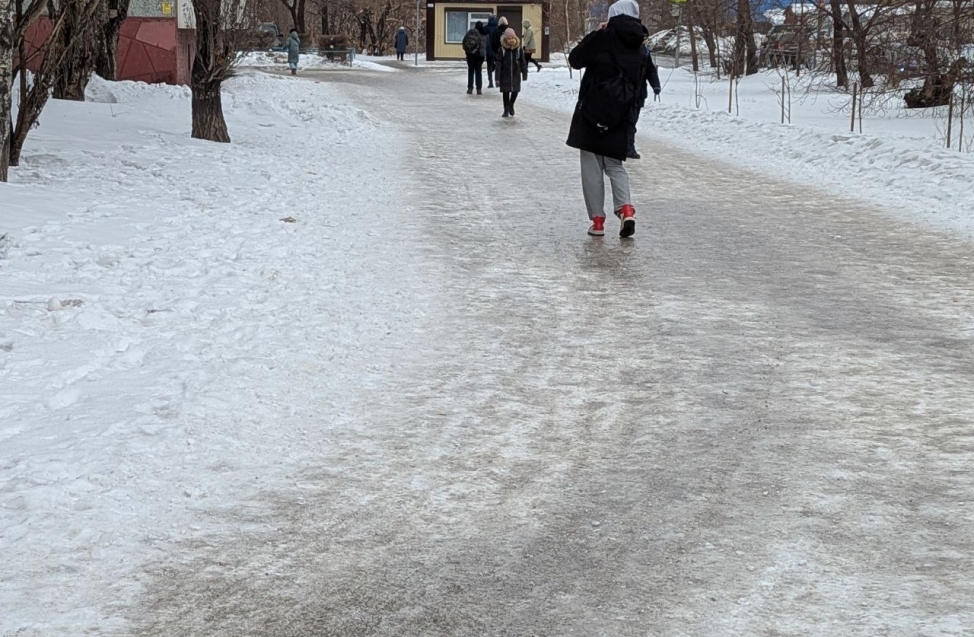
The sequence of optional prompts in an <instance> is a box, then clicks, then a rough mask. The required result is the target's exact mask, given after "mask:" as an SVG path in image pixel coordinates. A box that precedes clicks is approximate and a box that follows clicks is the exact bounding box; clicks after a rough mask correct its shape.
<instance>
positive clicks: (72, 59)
mask: <svg viewBox="0 0 974 637" xmlns="http://www.w3.org/2000/svg"><path fill="white" fill-rule="evenodd" d="M55 6H56V7H57V8H56V9H55V8H54V7H55ZM48 10H49V11H56V12H57V13H59V14H60V16H59V17H60V19H61V20H62V21H63V23H62V25H61V29H60V31H59V32H58V38H59V40H60V41H59V42H58V43H57V45H58V46H57V47H56V50H58V51H59V52H61V53H62V55H63V60H62V63H61V64H60V66H59V67H58V68H57V69H55V74H56V77H55V78H54V97H55V99H59V100H74V101H77V102H83V101H84V100H85V87H87V86H88V81H89V80H90V79H91V75H92V74H93V73H94V72H95V65H96V63H97V60H98V47H99V44H100V43H101V27H102V25H103V24H104V23H105V22H107V21H108V6H107V4H106V3H105V1H104V0H60V2H58V3H57V4H56V5H55V3H53V2H52V3H51V5H50V8H49V9H48ZM53 17H55V16H54V15H52V18H53Z"/></svg>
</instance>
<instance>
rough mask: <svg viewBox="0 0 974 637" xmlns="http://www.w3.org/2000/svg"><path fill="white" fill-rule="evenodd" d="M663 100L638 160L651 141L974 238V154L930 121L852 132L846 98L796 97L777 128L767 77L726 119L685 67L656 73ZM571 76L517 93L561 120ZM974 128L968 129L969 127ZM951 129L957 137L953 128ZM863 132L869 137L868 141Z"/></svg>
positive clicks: (751, 81) (646, 124)
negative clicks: (945, 138)
mask: <svg viewBox="0 0 974 637" xmlns="http://www.w3.org/2000/svg"><path fill="white" fill-rule="evenodd" d="M660 76H661V80H662V82H663V83H664V90H663V94H662V100H663V101H662V102H655V103H649V104H647V106H646V108H645V109H644V110H643V112H642V116H641V119H640V121H639V128H640V131H641V132H640V136H641V137H645V138H648V139H646V140H645V141H643V142H642V144H641V146H642V149H643V152H652V150H651V147H652V142H651V139H652V138H657V139H661V140H664V141H665V142H666V143H668V144H672V145H675V146H678V147H681V148H684V149H687V150H690V151H692V152H695V153H700V154H702V155H706V156H710V157H714V158H716V159H719V160H724V161H728V162H731V163H733V164H737V165H741V166H745V167H750V168H751V169H752V170H754V171H756V172H760V173H762V174H769V175H772V176H775V177H778V178H781V179H785V180H788V181H792V182H796V183H801V184H806V185H808V184H812V185H816V186H818V187H820V188H822V189H823V190H827V191H829V192H831V193H836V194H842V195H845V196H849V197H854V198H859V199H862V200H865V201H868V202H872V203H875V204H877V205H879V206H881V207H883V208H884V209H886V210H887V211H889V212H890V213H892V214H895V215H896V216H897V217H898V218H901V219H905V220H907V221H913V222H919V223H924V224H927V225H929V226H931V227H936V228H939V229H947V230H951V231H956V232H958V233H960V234H962V235H964V236H967V237H974V189H972V188H971V186H970V184H971V183H972V181H974V155H971V154H968V153H959V152H957V151H951V150H947V149H945V148H944V147H943V146H942V145H941V144H940V143H939V139H938V136H939V135H941V134H942V133H941V132H940V128H939V124H938V120H937V119H936V118H935V117H932V116H931V115H932V114H930V113H924V114H920V115H919V116H917V115H914V114H912V113H904V112H900V111H897V110H895V107H894V110H893V111H891V112H887V113H883V114H874V115H869V116H867V117H866V120H865V122H864V124H863V130H864V134H861V135H860V134H852V133H849V119H848V118H849V115H848V113H847V112H845V111H843V110H842V109H843V106H847V103H848V99H849V98H848V97H847V96H845V95H835V94H822V95H820V96H819V95H815V94H811V95H807V96H805V95H803V94H801V93H800V92H799V91H798V89H797V88H796V89H795V97H794V100H793V104H792V121H793V122H794V124H792V125H784V126H782V125H781V124H780V111H781V106H780V103H779V102H778V97H777V95H776V92H775V91H776V90H780V77H779V76H778V75H777V74H776V73H774V72H771V73H768V74H762V75H757V76H753V77H751V78H747V80H745V81H744V82H742V83H741V84H740V85H739V88H738V100H737V102H738V104H739V108H740V113H741V115H740V116H736V115H730V114H728V113H727V110H726V106H727V99H728V89H729V85H728V83H727V82H723V81H722V82H711V80H710V77H709V76H706V75H701V77H700V78H698V79H699V81H700V89H699V90H700V93H701V108H699V109H697V108H695V107H694V106H695V104H696V99H695V98H694V90H695V89H694V78H693V75H692V74H691V73H690V72H688V71H687V70H685V69H679V70H676V71H674V70H673V69H667V68H661V69H660ZM579 77H580V76H579V74H578V72H575V73H574V78H569V75H568V71H567V69H557V68H552V69H546V70H545V71H544V72H542V73H538V74H532V75H531V76H530V81H529V82H528V85H527V87H526V89H525V91H524V92H523V93H522V95H523V99H528V100H534V101H536V102H538V103H541V104H544V105H546V106H549V107H552V108H556V109H560V110H562V111H564V112H566V113H569V112H571V111H572V110H573V108H574V104H575V100H576V99H577V94H578V83H579ZM968 128H969V129H974V125H969V127H968ZM955 130H956V129H955ZM870 131H875V132H874V133H871V132H870Z"/></svg>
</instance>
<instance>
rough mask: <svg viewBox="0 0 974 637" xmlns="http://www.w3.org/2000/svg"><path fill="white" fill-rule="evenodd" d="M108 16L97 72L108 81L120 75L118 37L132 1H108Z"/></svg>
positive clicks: (100, 43) (100, 40) (101, 41)
mask: <svg viewBox="0 0 974 637" xmlns="http://www.w3.org/2000/svg"><path fill="white" fill-rule="evenodd" d="M106 2H107V7H106V16H105V18H104V22H103V24H102V25H101V31H100V33H99V42H98V48H97V50H96V55H97V59H96V63H95V72H96V73H98V75H99V76H100V77H103V78H105V79H106V80H114V79H116V77H117V74H118V57H117V56H118V35H119V33H120V32H121V30H122V23H123V22H125V19H126V18H127V17H128V14H129V2H130V0H106Z"/></svg>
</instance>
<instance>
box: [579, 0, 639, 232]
mask: <svg viewBox="0 0 974 637" xmlns="http://www.w3.org/2000/svg"><path fill="white" fill-rule="evenodd" d="M647 36H648V32H647V31H646V27H644V26H643V25H642V23H641V22H640V21H639V5H638V4H636V2H635V0H618V1H617V2H616V3H615V4H613V5H612V6H611V7H609V21H608V22H606V23H605V24H603V25H602V26H601V27H600V28H599V29H598V30H596V31H593V32H592V33H589V34H588V35H586V36H585V37H584V38H583V39H582V41H581V42H579V43H578V45H577V46H576V47H575V48H574V49H572V51H571V53H569V54H568V63H569V64H570V65H571V66H572V68H576V69H585V75H583V76H582V83H581V86H580V87H579V92H578V103H577V104H576V106H575V114H574V116H573V117H572V124H571V129H570V130H569V132H568V141H567V142H566V143H567V144H568V145H569V146H571V147H572V148H577V149H579V151H580V155H581V170H582V194H583V196H584V198H585V207H586V209H587V210H588V216H589V219H591V220H592V225H591V227H590V228H589V234H591V235H593V236H602V235H604V234H605V230H604V225H605V209H604V205H605V177H606V176H608V178H609V182H610V184H611V186H612V200H613V210H614V211H615V214H616V216H617V217H618V218H619V220H620V222H621V224H622V225H621V228H620V230H619V236H621V237H631V236H632V235H633V233H634V232H635V231H636V210H635V208H633V205H632V198H631V196H630V192H629V174H628V173H627V172H626V167H625V165H624V164H623V162H624V161H625V160H626V154H627V152H628V150H629V129H630V128H631V126H632V117H633V112H634V109H635V101H636V100H634V101H633V102H632V103H629V104H621V105H619V108H620V109H622V112H620V113H619V115H620V118H621V121H620V122H619V123H618V124H617V125H615V126H613V127H611V128H608V129H602V128H599V127H596V125H595V124H593V123H591V122H589V120H588V119H587V118H586V117H585V115H583V113H582V103H583V102H584V100H585V98H586V96H588V93H589V91H591V90H592V89H593V87H594V86H596V85H597V84H600V83H601V82H604V81H609V80H611V79H612V78H615V77H617V76H618V75H619V73H620V71H621V72H622V77H623V78H624V79H625V80H626V81H627V82H628V83H630V84H631V86H632V87H634V88H636V89H637V91H638V87H639V84H640V82H642V81H643V77H644V72H643V53H642V47H643V41H644V40H645V39H646V37H647ZM636 99H637V100H638V93H637V95H636Z"/></svg>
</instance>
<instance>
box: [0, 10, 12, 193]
mask: <svg viewBox="0 0 974 637" xmlns="http://www.w3.org/2000/svg"><path fill="white" fill-rule="evenodd" d="M13 21H14V13H13V3H12V2H11V0H0V181H7V172H8V171H7V167H8V165H9V162H10V147H9V145H10V112H11V105H10V98H11V96H10V93H11V91H10V88H11V84H12V82H13V65H14V24H13Z"/></svg>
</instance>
